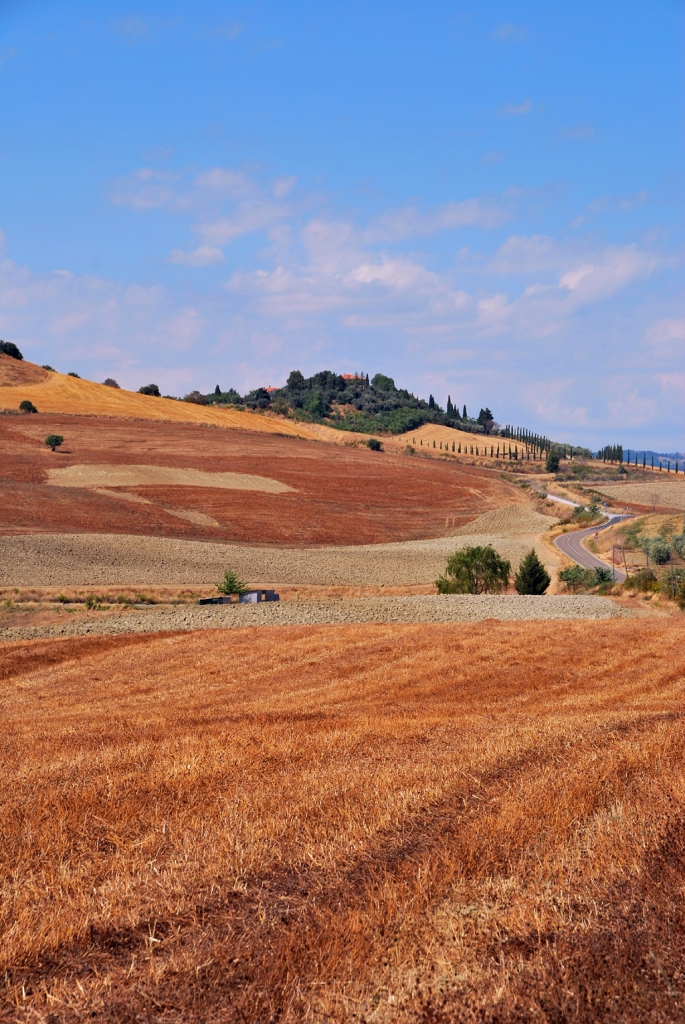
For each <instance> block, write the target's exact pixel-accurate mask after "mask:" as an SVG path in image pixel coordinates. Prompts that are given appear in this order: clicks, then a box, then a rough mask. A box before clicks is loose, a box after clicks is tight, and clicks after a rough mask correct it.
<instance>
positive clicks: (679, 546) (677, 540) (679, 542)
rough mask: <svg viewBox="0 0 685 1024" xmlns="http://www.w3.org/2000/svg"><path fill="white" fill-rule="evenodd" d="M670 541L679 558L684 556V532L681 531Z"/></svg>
mask: <svg viewBox="0 0 685 1024" xmlns="http://www.w3.org/2000/svg"><path fill="white" fill-rule="evenodd" d="M672 543H673V549H674V551H675V552H676V553H677V554H678V555H680V557H681V558H685V533H681V534H680V536H679V537H674V538H673V541H672Z"/></svg>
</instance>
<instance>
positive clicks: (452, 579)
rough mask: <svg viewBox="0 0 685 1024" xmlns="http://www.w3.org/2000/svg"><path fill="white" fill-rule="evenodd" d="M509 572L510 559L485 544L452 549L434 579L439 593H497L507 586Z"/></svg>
mask: <svg viewBox="0 0 685 1024" xmlns="http://www.w3.org/2000/svg"><path fill="white" fill-rule="evenodd" d="M510 573H511V563H510V562H508V561H507V560H506V559H504V558H501V557H500V556H499V555H498V554H497V552H496V551H495V549H494V548H493V547H492V545H491V544H488V545H487V546H486V547H467V548H462V549H461V551H455V552H454V554H453V555H450V557H449V558H448V559H447V566H446V568H445V576H439V577H438V579H437V580H436V581H435V583H436V586H437V588H438V593H439V594H499V593H501V592H502V590H504V589H505V588H506V587H508V586H509V575H510Z"/></svg>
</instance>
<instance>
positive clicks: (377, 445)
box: [366, 437, 383, 452]
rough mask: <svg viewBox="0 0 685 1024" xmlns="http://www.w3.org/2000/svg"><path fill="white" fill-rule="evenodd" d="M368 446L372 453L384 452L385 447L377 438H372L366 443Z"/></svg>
mask: <svg viewBox="0 0 685 1024" xmlns="http://www.w3.org/2000/svg"><path fill="white" fill-rule="evenodd" d="M366 444H367V446H368V447H369V448H370V449H371V451H372V452H382V451H383V445H382V444H381V442H380V441H379V440H378V439H377V438H375V437H370V438H369V440H368V441H367V442H366Z"/></svg>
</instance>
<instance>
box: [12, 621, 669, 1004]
mask: <svg viewBox="0 0 685 1024" xmlns="http://www.w3.org/2000/svg"><path fill="white" fill-rule="evenodd" d="M683 638H684V637H683V627H682V626H681V625H680V624H675V623H669V624H667V625H663V626H661V625H660V626H659V627H658V628H656V629H655V627H654V623H653V622H649V623H641V622H632V621H631V622H606V623H604V622H603V623H594V624H593V625H592V626H591V627H588V625H587V624H586V623H565V624H564V626H563V629H559V626H558V625H557V624H554V623H528V624H522V625H515V624H514V623H506V624H501V625H498V624H492V623H483V624H479V625H470V626H468V627H465V626H458V627H456V628H450V629H447V628H445V627H426V626H420V627H413V626H405V627H398V626H394V627H392V626H365V627H360V626H356V627H337V628H335V627H333V628H332V627H320V628H314V629H306V628H288V629H264V630H262V631H260V632H259V634H256V633H255V632H254V631H245V632H241V631H238V632H234V633H231V634H225V633H224V634H222V633H216V632H214V633H212V634H204V633H196V634H190V635H188V634H186V635H184V636H178V635H159V636H155V637H152V638H150V637H144V638H130V637H127V638H120V639H116V640H110V639H104V638H98V639H94V638H90V639H87V640H86V639H84V640H72V641H64V642H62V641H56V642H55V641H53V642H42V641H35V642H32V643H23V644H22V643H14V644H7V645H4V646H3V647H2V649H1V654H2V657H1V658H0V665H1V676H2V678H3V679H4V682H3V691H2V692H3V724H4V729H3V746H2V777H3V780H4V783H5V784H4V786H3V789H2V799H3V802H4V807H3V812H2V815H1V816H0V821H1V822H2V830H3V841H2V846H1V848H0V850H1V856H2V861H3V863H2V883H1V884H2V908H3V909H2V914H3V924H4V928H5V936H4V943H3V944H2V958H3V963H2V970H3V971H6V972H7V973H6V974H5V975H4V977H5V988H4V990H3V996H2V999H3V1003H2V1005H3V1007H4V1012H2V1013H1V1014H0V1016H2V1018H3V1019H5V1020H8V1021H24V1020H32V1021H34V1020H43V1021H51V1022H53V1024H55V1022H58V1021H59V1022H62V1021H64V1022H71V1021H77V1020H81V1019H82V1018H83V1017H86V1016H88V1015H89V1014H90V1016H91V1017H95V1018H97V1019H98V1020H101V1021H121V1022H123V1021H126V1022H128V1021H131V1022H132V1021H143V1020H144V1021H155V1022H165V1024H166V1022H177V1021H178V1022H180V1021H184V1022H185V1021H203V1022H215V1021H216V1022H218V1021H222V1022H233V1021H236V1022H238V1021H240V1022H245V1021H255V1022H256V1021H260V1022H267V1021H279V1022H283V1024H285V1022H295V1021H298V1022H299V1021H312V1022H313V1021H324V1020H325V1021H349V1020H366V1021H379V1022H391V1021H392V1022H395V1021H399V1022H405V1021H421V1022H422V1024H447V1022H450V1024H451V1022H454V1021H493V1022H495V1021H497V1022H504V1021H510V1022H522V1021H554V1022H561V1021H567V1020H574V1021H584V1022H585V1021H586V1022H590V1021H592V1022H596V1021H600V1020H601V1021H603V1022H607V1021H609V1022H613V1021H616V1022H618V1021H622V1022H633V1021H634V1022H638V1021H640V1022H643V1021H675V1020H682V1019H683V1017H684V1015H685V1014H684V1010H683V999H684V998H685V997H684V996H683V988H684V986H685V977H684V974H683V963H684V962H685V915H684V912H683V901H682V894H683V885H684V883H685V870H684V860H683V857H684V852H685V851H684V842H685V826H684V824H683V814H682V801H683V797H684V796H685V781H684V780H685V773H684V772H683V767H684V766H683V733H684V729H683V715H682V707H683V696H684V690H685V648H684V645H683Z"/></svg>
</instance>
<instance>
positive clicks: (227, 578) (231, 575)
mask: <svg viewBox="0 0 685 1024" xmlns="http://www.w3.org/2000/svg"><path fill="white" fill-rule="evenodd" d="M216 589H217V590H218V591H219V593H220V594H226V595H229V594H237V595H238V596H240V595H241V594H246V593H247V584H246V583H244V582H243V581H242V580H241V578H240V576H238V574H237V573H236V572H233V570H232V569H226V571H225V572H224V578H223V579H222V580H219V582H218V583H217V585H216Z"/></svg>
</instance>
